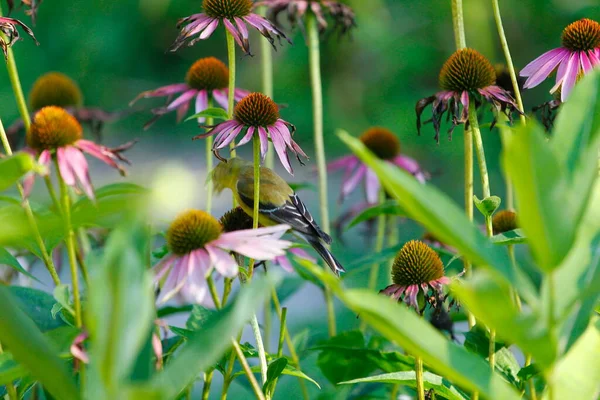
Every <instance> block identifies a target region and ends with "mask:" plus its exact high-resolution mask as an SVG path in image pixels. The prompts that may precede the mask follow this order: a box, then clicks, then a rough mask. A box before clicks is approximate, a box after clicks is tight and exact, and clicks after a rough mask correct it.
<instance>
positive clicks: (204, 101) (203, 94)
mask: <svg viewBox="0 0 600 400" xmlns="http://www.w3.org/2000/svg"><path fill="white" fill-rule="evenodd" d="M207 108H208V92H207V91H206V90H200V91H199V92H198V95H197V96H196V104H195V105H194V112H195V113H196V114H198V113H201V112H202V111H204V110H206V109H207ZM205 121H206V118H205V117H199V118H198V123H199V124H203V123H204V122H205Z"/></svg>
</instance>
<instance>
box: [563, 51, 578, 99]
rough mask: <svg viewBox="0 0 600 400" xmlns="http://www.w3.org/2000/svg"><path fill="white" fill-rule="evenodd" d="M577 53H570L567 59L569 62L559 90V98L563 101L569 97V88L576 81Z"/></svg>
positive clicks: (571, 87)
mask: <svg viewBox="0 0 600 400" xmlns="http://www.w3.org/2000/svg"><path fill="white" fill-rule="evenodd" d="M579 64H580V61H579V55H578V54H577V53H574V54H571V58H570V59H569V64H568V65H567V70H566V71H565V78H564V80H563V83H562V86H561V91H560V100H561V101H562V102H563V103H564V102H565V101H566V100H567V97H569V94H570V93H571V89H573V86H575V82H577V74H578V73H579Z"/></svg>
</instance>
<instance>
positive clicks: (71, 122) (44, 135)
mask: <svg viewBox="0 0 600 400" xmlns="http://www.w3.org/2000/svg"><path fill="white" fill-rule="evenodd" d="M82 136H83V129H82V128H81V125H80V124H79V122H77V119H75V117H73V116H72V115H71V114H69V113H68V112H67V111H66V110H65V109H64V108H60V107H55V106H48V107H44V108H42V109H41V110H39V111H38V112H37V113H36V114H35V116H34V117H33V122H32V123H31V127H30V128H29V131H28V132H27V137H26V140H27V145H28V146H29V147H31V148H32V149H35V150H37V151H43V150H55V149H57V148H59V147H64V146H68V145H70V144H73V143H75V142H76V141H78V140H79V139H81V138H82Z"/></svg>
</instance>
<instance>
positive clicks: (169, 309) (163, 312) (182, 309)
mask: <svg viewBox="0 0 600 400" xmlns="http://www.w3.org/2000/svg"><path fill="white" fill-rule="evenodd" d="M193 307H194V306H193V305H191V304H186V305H184V306H179V307H175V306H165V307H161V308H159V309H158V310H157V311H156V317H157V318H165V317H168V316H170V315H173V314H180V313H188V312H190V311H192V309H193Z"/></svg>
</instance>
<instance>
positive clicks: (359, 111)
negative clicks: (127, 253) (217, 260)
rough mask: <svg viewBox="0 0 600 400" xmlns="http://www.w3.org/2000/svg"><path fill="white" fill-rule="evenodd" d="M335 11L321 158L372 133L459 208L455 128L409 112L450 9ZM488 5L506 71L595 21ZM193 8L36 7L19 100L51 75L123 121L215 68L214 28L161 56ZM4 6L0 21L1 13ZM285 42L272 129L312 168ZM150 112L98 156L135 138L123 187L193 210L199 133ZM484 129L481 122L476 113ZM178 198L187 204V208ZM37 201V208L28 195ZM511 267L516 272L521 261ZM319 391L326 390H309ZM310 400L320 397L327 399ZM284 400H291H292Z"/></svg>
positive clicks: (297, 324) (437, 51)
mask: <svg viewBox="0 0 600 400" xmlns="http://www.w3.org/2000/svg"><path fill="white" fill-rule="evenodd" d="M348 3H349V4H351V5H352V6H353V7H354V9H355V11H356V14H357V23H358V29H356V30H355V31H354V32H353V35H352V37H351V38H342V39H339V38H337V37H336V36H331V37H329V38H327V40H326V41H325V42H324V44H323V47H322V59H323V65H322V67H323V68H322V70H323V80H324V86H325V87H324V93H325V134H326V148H327V155H328V158H330V159H332V158H334V157H337V156H341V155H344V154H346V153H347V149H346V148H345V146H344V145H342V144H341V142H340V141H339V140H338V139H337V137H336V136H335V134H334V132H335V130H336V129H338V128H344V129H346V130H348V131H349V132H350V133H352V134H354V135H359V134H360V133H361V132H362V131H364V130H365V129H366V128H368V127H370V126H373V125H380V126H385V127H388V128H390V129H391V130H393V131H394V132H395V133H396V134H397V135H398V137H400V139H401V141H402V146H403V147H402V148H403V152H405V153H406V154H407V155H410V156H411V157H414V158H416V159H417V160H418V161H419V162H420V163H421V165H422V166H423V168H425V169H426V170H428V171H429V172H430V173H431V174H432V181H431V182H432V184H434V185H436V186H438V187H440V188H441V189H442V190H444V191H445V192H446V193H448V195H449V196H451V197H452V198H453V199H455V200H456V201H457V202H459V203H461V204H462V201H463V200H462V199H463V195H462V181H463V178H462V177H463V167H462V149H463V147H462V134H461V129H457V130H456V131H455V135H454V140H453V141H452V142H448V141H447V139H446V137H445V135H443V134H442V140H441V143H440V145H437V144H436V143H435V141H434V140H433V136H434V132H433V129H432V128H431V126H430V125H426V126H425V127H424V129H423V134H422V136H420V137H419V136H417V134H416V127H415V111H414V106H415V103H416V102H417V101H418V100H419V99H421V98H423V97H426V96H429V95H431V94H433V93H434V92H436V91H437V90H438V88H437V75H438V72H439V69H440V67H441V65H442V64H443V62H444V61H445V59H446V58H447V57H448V56H449V55H450V54H451V53H452V52H453V51H454V36H453V32H452V21H451V13H450V2H449V1H440V0H430V1H414V0H349V1H348ZM500 3H501V8H502V14H503V18H504V23H505V29H506V34H507V37H508V41H509V44H510V46H511V51H512V54H513V59H514V62H515V66H516V67H517V68H522V67H523V66H524V65H526V64H527V63H528V62H529V61H531V60H533V59H534V58H535V57H537V56H539V55H540V54H542V53H543V52H545V51H547V50H550V49H552V48H555V47H558V46H559V45H560V36H561V32H562V29H563V28H564V27H565V26H566V25H567V24H569V23H570V22H573V21H574V20H577V19H579V18H582V17H588V18H592V19H596V20H598V19H599V18H600V6H599V5H598V2H597V0H502V1H501V2H500ZM200 5H201V0H171V1H170V0H119V1H113V0H88V1H83V0H79V1H73V0H44V2H43V3H42V5H41V7H40V9H39V14H38V21H37V24H36V26H35V27H33V28H34V32H35V34H36V36H37V38H38V40H39V42H40V44H41V45H40V46H39V47H36V46H35V45H34V44H33V43H32V42H31V41H30V40H28V39H27V38H25V39H24V40H23V41H22V42H20V43H18V44H17V45H16V46H15V48H14V49H15V54H16V59H17V64H18V67H19V72H20V75H21V81H22V84H23V87H24V90H25V92H26V93H27V92H28V91H29V89H30V88H31V86H32V84H33V82H34V80H35V79H36V78H37V77H38V76H40V75H41V74H43V73H45V72H48V71H60V72H63V73H65V74H67V75H69V76H70V77H72V78H73V79H75V80H76V81H77V82H78V83H79V84H80V86H81V88H82V91H83V93H84V96H85V100H84V102H85V105H87V106H97V107H102V108H105V109H107V110H120V109H125V108H127V104H128V102H129V101H130V100H131V99H133V98H134V97H135V96H136V95H137V94H138V93H140V92H142V91H144V90H148V89H153V88H157V87H159V86H162V85H166V84H171V83H178V82H183V79H184V77H185V73H186V71H187V69H188V68H189V66H190V65H191V64H192V63H193V62H194V61H195V60H196V59H197V58H200V57H206V56H215V57H218V58H220V59H221V60H223V61H226V48H225V37H224V33H223V30H222V29H219V30H218V31H217V33H216V34H215V35H213V37H211V38H210V39H209V40H206V41H204V42H201V43H199V44H197V45H196V46H195V47H193V48H185V49H183V50H181V51H179V52H177V53H166V52H165V50H166V49H167V48H168V47H169V45H170V44H171V43H172V41H173V40H174V38H175V37H176V35H177V30H176V28H175V24H176V22H177V20H178V18H180V17H183V16H187V15H189V14H192V13H196V12H199V10H200ZM3 6H4V8H5V4H3ZM464 7H465V24H466V30H467V44H468V46H469V47H473V48H475V49H477V50H479V51H480V52H481V53H483V54H484V55H486V56H487V57H488V58H489V59H490V61H492V63H494V64H496V63H502V62H503V61H504V58H503V55H502V51H501V48H500V46H499V42H498V39H497V32H496V27H495V24H494V21H493V16H492V6H491V2H490V1H482V0H464ZM13 16H15V17H17V18H19V19H22V20H23V21H24V22H27V23H29V22H30V21H29V18H28V17H26V16H24V14H23V12H22V11H19V10H17V11H16V12H13ZM292 38H293V40H294V43H295V44H294V46H289V45H287V44H285V45H283V46H282V47H279V48H278V52H277V53H276V54H275V100H276V101H277V102H278V103H280V104H283V105H287V107H286V108H285V109H284V110H283V111H282V116H283V118H285V119H286V120H288V121H290V122H291V123H293V124H295V125H296V126H297V128H298V130H297V133H296V137H295V139H296V141H297V142H298V143H299V144H300V146H301V147H302V148H303V149H304V150H305V151H307V153H308V154H309V155H311V154H312V153H313V142H312V128H311V126H312V117H311V93H310V87H309V76H308V67H307V48H306V46H305V43H304V39H303V37H302V35H301V33H300V32H295V33H293V34H292ZM259 40H263V39H262V37H260V36H259V35H258V34H257V33H256V32H253V33H252V37H251V45H252V48H253V52H254V53H255V54H256V56H255V57H247V56H244V55H242V54H241V52H240V51H239V49H238V56H237V63H238V71H239V75H238V85H237V86H238V87H240V88H245V89H248V90H252V91H258V90H260V88H261V82H260V77H261V69H260V68H261V67H260V46H259ZM0 81H1V82H2V84H1V86H0V105H1V107H0V117H1V118H2V121H3V122H4V124H5V126H6V125H10V123H12V122H13V121H14V120H15V119H16V118H18V112H17V107H16V105H15V102H14V99H13V95H12V91H11V87H10V84H9V82H8V78H7V76H6V72H5V69H4V68H2V69H0ZM550 87H552V82H550V81H548V82H545V83H544V84H543V85H541V86H540V87H538V88H535V89H534V90H531V91H527V92H525V94H524V101H525V103H526V108H527V110H530V109H531V108H532V107H533V106H535V105H538V104H540V103H542V102H545V101H548V100H550V95H549V94H548V90H549V89H550ZM160 104H162V100H156V101H152V100H142V101H141V102H139V103H138V106H140V107H147V110H146V111H144V112H139V113H135V114H133V115H131V116H129V117H127V118H125V119H123V120H121V121H117V122H115V123H112V124H109V125H108V126H107V127H106V128H105V130H104V133H105V139H104V140H105V143H107V144H109V145H117V144H119V143H122V142H125V141H128V140H131V139H133V138H139V139H140V142H139V143H138V145H137V146H136V147H135V148H134V149H133V150H131V151H130V152H129V154H128V155H129V156H130V158H131V159H132V161H133V165H132V166H131V167H130V168H129V171H130V177H129V179H131V180H132V181H135V182H139V183H142V184H148V185H150V184H153V183H155V182H156V181H157V179H158V180H159V181H161V182H162V181H165V180H167V181H168V180H169V179H170V178H175V177H172V176H171V175H172V174H177V173H178V172H181V173H184V172H185V171H187V172H186V173H187V174H188V176H190V177H192V178H193V179H195V180H196V181H197V186H196V187H195V188H194V190H193V191H191V194H189V193H190V190H189V188H187V189H186V188H182V187H173V188H172V191H173V192H174V193H169V194H168V195H167V196H166V197H165V198H166V199H167V200H166V201H169V199H171V200H173V199H178V200H181V197H185V198H186V199H188V200H190V201H191V202H192V203H193V205H195V206H197V207H202V205H203V204H204V196H203V191H202V187H203V186H202V185H203V182H204V180H205V176H206V171H205V170H204V149H203V143H202V142H200V141H196V142H192V141H191V137H192V136H194V135H196V134H198V133H199V132H198V128H197V127H196V126H195V124H194V123H187V124H181V125H176V124H175V116H174V115H173V114H169V115H167V116H165V117H163V118H162V119H160V120H159V121H158V122H157V123H156V124H155V125H154V126H153V127H152V128H151V129H150V130H148V131H143V130H142V126H143V125H144V123H145V122H146V121H147V120H148V119H150V113H149V111H148V109H149V108H151V107H154V106H157V105H160ZM426 115H427V112H426ZM486 117H487V118H488V119H489V118H490V116H489V114H488V115H487V116H486ZM482 122H483V123H485V122H489V120H488V121H482ZM484 142H485V146H486V150H487V157H488V162H489V168H490V171H491V185H492V192H493V194H498V195H501V196H502V195H503V193H504V187H503V186H504V183H503V181H502V177H501V174H500V168H499V163H498V158H499V152H500V142H499V138H498V135H497V132H496V131H492V132H489V131H488V130H485V132H484ZM243 153H244V152H243ZM246 154H247V153H246ZM92 165H97V166H98V167H99V168H94V167H92V175H93V179H94V182H95V184H96V186H99V185H100V184H102V183H108V182H111V181H115V180H118V179H121V178H119V177H118V175H117V174H116V173H115V172H114V171H112V170H109V169H108V168H105V166H104V165H102V164H98V163H95V162H93V161H92ZM295 167H296V170H297V174H296V176H295V177H294V178H292V179H290V180H291V181H295V182H304V181H311V182H315V180H316V178H315V174H314V170H313V167H314V164H313V163H309V164H308V165H307V166H306V167H304V168H301V167H300V166H298V165H297V164H295ZM165 168H167V169H165ZM157 176H159V177H158V178H157ZM339 179H340V176H339V175H334V176H330V209H331V213H332V215H333V216H334V217H335V216H337V215H339V214H340V213H341V212H342V211H343V210H345V209H347V207H348V206H350V205H352V204H353V203H354V202H356V201H359V199H360V198H361V194H360V193H357V194H356V195H355V196H353V197H351V198H349V199H348V201H347V203H345V205H344V206H343V207H339V206H337V204H336V199H337V195H338V191H339V186H340V182H339ZM475 182H476V187H475V193H479V192H480V190H479V185H478V182H479V181H478V177H477V175H476V178H475ZM38 189H41V188H38ZM179 191H181V193H183V192H186V193H188V195H187V197H186V196H182V195H181V194H180V193H179ZM37 195H38V196H42V192H41V190H40V192H38V194H37ZM169 195H170V197H169ZM301 196H302V197H303V198H304V199H305V201H306V202H307V203H308V204H309V208H312V209H313V210H315V211H313V213H315V214H317V211H316V210H317V207H316V193H315V192H314V191H310V190H306V191H304V192H303V193H302V194H301ZM221 200H222V201H219V202H218V207H217V210H216V211H215V215H216V216H220V215H221V214H222V213H223V212H224V211H225V210H226V208H227V207H228V204H229V197H228V196H227V195H224V196H223V197H222V198H221ZM173 202H174V203H175V204H173V209H172V210H168V212H166V213H165V215H159V216H158V217H157V219H158V220H159V221H163V220H164V221H166V220H167V219H168V217H169V215H170V213H173V212H175V211H176V210H177V209H178V207H179V206H180V204H179V203H177V202H176V201H175V200H173ZM400 232H401V239H402V241H405V240H408V239H411V238H415V237H418V236H420V235H421V233H422V230H421V229H420V228H419V227H418V226H416V225H415V224H413V223H410V222H407V221H404V222H403V223H402V224H401V226H400ZM363 233H364V229H362V228H360V227H359V228H356V229H354V230H352V231H350V232H348V233H347V234H346V235H345V241H346V244H347V245H348V246H347V247H343V248H342V247H341V246H340V245H339V244H338V245H337V246H334V251H336V252H337V253H338V255H339V258H340V259H341V260H342V262H348V261H349V260H354V259H357V258H359V257H362V256H364V255H365V254H366V253H367V252H368V245H367V242H368V241H367V239H368V238H366V237H365V236H364V234H363ZM522 257H524V258H525V260H526V259H527V255H522ZM367 275H368V271H366V270H363V272H361V273H355V274H350V275H349V277H348V281H349V285H353V286H366V281H367ZM386 282H387V277H385V276H383V275H382V276H381V282H380V283H381V285H380V286H381V287H383V286H385V284H386ZM305 286H308V285H305ZM321 304H322V301H321V297H320V294H319V292H318V290H316V289H315V288H314V287H305V288H304V289H303V290H302V291H300V292H299V293H297V294H296V295H295V296H293V297H292V298H291V300H290V301H289V306H290V315H289V317H288V318H289V319H288V320H289V321H290V323H291V325H292V328H291V329H292V331H293V332H294V333H297V332H299V331H301V330H302V329H305V327H307V326H310V327H311V330H310V336H309V343H315V342H316V341H317V340H319V339H320V338H323V337H324V336H326V326H325V323H324V321H325V319H324V315H325V310H324V307H323V306H322V305H321ZM315 310H318V312H316V311H315ZM338 314H339V315H338V322H339V327H338V328H339V330H343V329H350V328H355V327H358V324H359V321H358V320H357V319H356V316H354V315H351V314H350V313H348V312H345V311H343V310H341V309H340V310H339V313H338ZM273 339H274V338H273ZM307 354H308V356H307V359H306V361H305V364H306V365H307V366H308V367H309V374H312V375H317V376H319V374H318V372H317V371H315V367H314V361H315V358H316V357H315V356H314V354H313V353H307ZM318 380H319V382H321V383H325V380H324V379H323V378H322V377H321V378H320V379H318ZM282 383H283V384H285V385H290V386H291V387H293V388H296V386H295V385H296V381H295V380H293V379H290V378H286V379H285V380H284V382H282ZM233 390H234V392H233V393H232V395H231V396H232V397H231V398H244V397H243V396H244V394H245V393H247V392H245V389H242V388H240V387H238V386H234V388H233ZM327 390H328V389H327V388H325V389H324V391H323V392H321V393H322V394H323V393H327ZM236 391H239V392H236ZM285 392H287V391H286V390H284V389H283V388H280V389H278V393H279V394H280V395H281V394H282V393H285ZM236 393H238V395H237V396H236ZM315 395H316V393H315ZM238 396H240V397H238ZM323 396H324V397H327V398H328V396H329V395H328V394H323ZM287 397H288V398H289V399H293V398H296V397H294V395H287Z"/></svg>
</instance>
